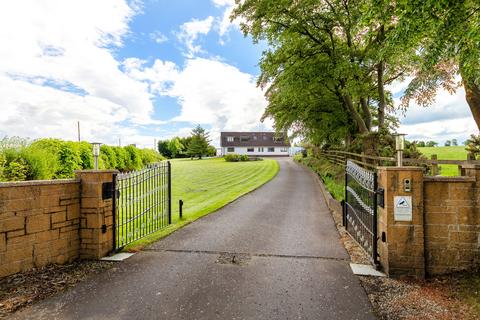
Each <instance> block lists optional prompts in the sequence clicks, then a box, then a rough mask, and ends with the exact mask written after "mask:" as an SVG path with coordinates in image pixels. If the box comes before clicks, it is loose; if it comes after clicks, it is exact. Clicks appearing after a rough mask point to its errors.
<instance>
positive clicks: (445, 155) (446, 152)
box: [418, 146, 467, 176]
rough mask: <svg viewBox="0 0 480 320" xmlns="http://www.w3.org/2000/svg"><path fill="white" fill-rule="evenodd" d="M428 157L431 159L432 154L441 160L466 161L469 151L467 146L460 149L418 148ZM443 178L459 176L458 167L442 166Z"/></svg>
mask: <svg viewBox="0 0 480 320" xmlns="http://www.w3.org/2000/svg"><path fill="white" fill-rule="evenodd" d="M418 150H419V151H420V152H421V153H423V154H424V155H425V156H426V157H428V158H429V159H430V156H431V155H432V154H436V155H437V157H438V159H439V160H466V159H467V151H466V150H465V146H458V147H425V148H418ZM440 168H441V169H440V170H441V172H440V173H441V175H442V176H456V175H458V167H457V166H456V165H451V164H444V165H441V166H440Z"/></svg>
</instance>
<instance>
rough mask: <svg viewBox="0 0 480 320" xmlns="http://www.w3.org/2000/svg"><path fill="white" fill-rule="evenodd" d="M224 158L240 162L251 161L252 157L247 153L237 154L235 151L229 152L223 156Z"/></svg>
mask: <svg viewBox="0 0 480 320" xmlns="http://www.w3.org/2000/svg"><path fill="white" fill-rule="evenodd" d="M223 159H225V161H227V162H239V161H249V160H250V158H249V157H248V155H246V154H242V155H239V154H235V153H231V154H227V155H225V156H224V157H223ZM255 160H257V159H255Z"/></svg>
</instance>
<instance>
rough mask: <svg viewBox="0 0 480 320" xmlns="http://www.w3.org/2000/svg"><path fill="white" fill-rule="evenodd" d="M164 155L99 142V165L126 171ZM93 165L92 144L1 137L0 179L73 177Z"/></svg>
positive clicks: (154, 160)
mask: <svg viewBox="0 0 480 320" xmlns="http://www.w3.org/2000/svg"><path fill="white" fill-rule="evenodd" d="M163 159H164V158H163V157H162V156H161V155H160V154H159V153H157V152H155V151H154V150H150V149H137V148H135V147H133V146H128V147H124V148H121V147H111V146H107V145H102V146H101V148H100V159H99V167H100V168H102V169H118V170H120V171H128V170H135V169H140V168H142V167H144V166H145V165H146V164H149V163H153V162H158V161H161V160H163ZM92 168H93V153H92V146H91V144H90V143H88V142H70V141H63V140H59V139H39V140H36V141H33V142H32V143H30V144H29V143H28V141H27V140H25V139H20V138H18V137H13V138H3V139H2V140H0V181H22V180H47V179H61V178H72V177H73V176H74V171H75V170H82V169H92Z"/></svg>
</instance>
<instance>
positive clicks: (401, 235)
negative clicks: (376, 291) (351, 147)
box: [378, 167, 425, 279]
mask: <svg viewBox="0 0 480 320" xmlns="http://www.w3.org/2000/svg"><path fill="white" fill-rule="evenodd" d="M378 186H379V188H383V189H384V206H383V208H382V207H379V209H378V237H379V241H378V250H379V255H380V259H379V260H380V264H381V265H382V267H383V269H384V271H385V272H386V273H387V274H388V275H389V276H393V277H410V278H417V279H423V278H424V277H425V256H424V219H423V169H422V168H420V167H380V168H378Z"/></svg>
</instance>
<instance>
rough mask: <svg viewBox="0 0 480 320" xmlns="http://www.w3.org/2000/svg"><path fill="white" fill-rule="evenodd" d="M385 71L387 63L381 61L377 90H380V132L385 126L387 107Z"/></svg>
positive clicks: (378, 69)
mask: <svg viewBox="0 0 480 320" xmlns="http://www.w3.org/2000/svg"><path fill="white" fill-rule="evenodd" d="M384 69H385V63H384V62H383V61H380V63H379V64H378V65H377V88H378V130H379V131H380V129H382V128H383V127H384V126H385V107H386V105H387V102H386V101H385V86H384V83H383V73H384Z"/></svg>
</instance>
